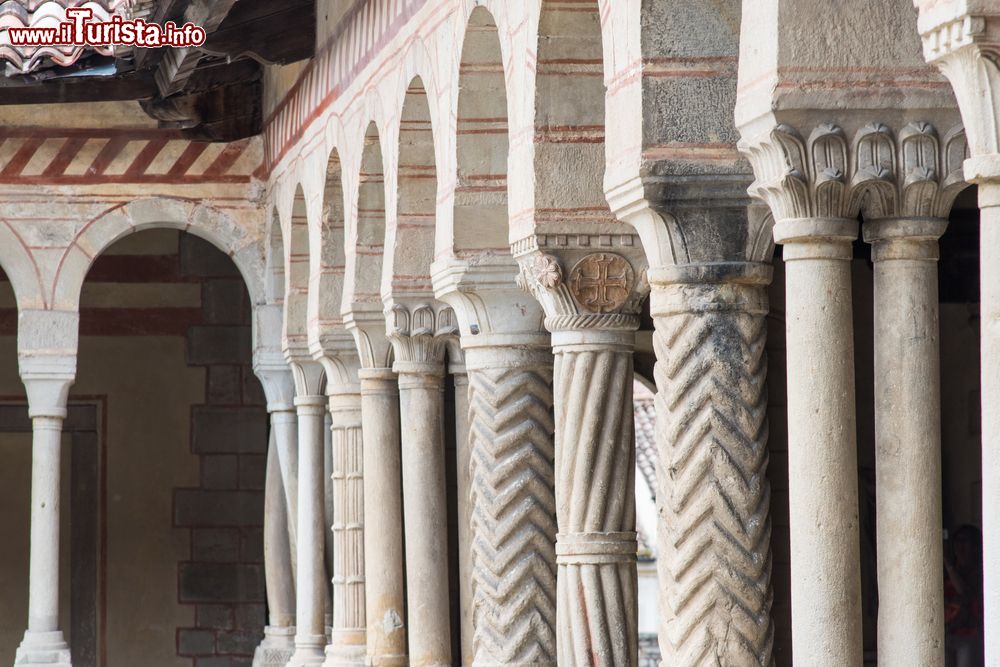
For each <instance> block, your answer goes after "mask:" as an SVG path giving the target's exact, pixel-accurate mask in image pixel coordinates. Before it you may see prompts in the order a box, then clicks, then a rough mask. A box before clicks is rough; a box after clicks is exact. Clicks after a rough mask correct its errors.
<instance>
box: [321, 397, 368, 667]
mask: <svg viewBox="0 0 1000 667" xmlns="http://www.w3.org/2000/svg"><path fill="white" fill-rule="evenodd" d="M356 391H357V389H356V387H355V388H354V389H348V390H345V391H343V392H342V393H340V392H338V393H332V394H331V395H330V417H331V435H332V438H331V440H332V445H333V446H332V464H333V474H332V477H333V631H332V633H331V638H330V646H328V647H327V659H326V662H325V663H324V664H325V665H328V666H330V667H333V666H336V665H364V664H365V648H366V639H365V550H364V544H365V502H364V500H365V499H364V464H363V460H362V459H363V455H364V453H363V446H362V431H361V428H362V425H361V396H360V394H358V393H355V392H356ZM374 507H375V508H378V505H374Z"/></svg>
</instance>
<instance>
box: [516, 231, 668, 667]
mask: <svg viewBox="0 0 1000 667" xmlns="http://www.w3.org/2000/svg"><path fill="white" fill-rule="evenodd" d="M514 250H515V254H517V255H519V258H518V259H519V262H520V264H521V268H522V273H521V279H520V283H521V284H522V286H523V287H524V288H526V289H527V290H528V291H530V292H531V293H532V294H533V295H534V296H535V298H536V299H537V300H538V301H539V302H540V303H541V304H542V307H543V308H544V310H545V314H546V319H545V326H546V328H548V329H549V331H551V332H552V334H553V336H552V343H553V351H554V353H555V367H554V374H553V385H554V386H553V389H554V404H555V432H556V436H555V441H556V444H555V475H556V479H555V497H556V517H557V523H558V531H559V532H558V535H557V540H556V562H557V564H558V572H559V574H558V580H557V588H556V606H557V614H556V619H557V627H556V636H557V653H558V655H557V658H558V664H560V665H634V664H636V661H637V652H638V647H637V645H636V636H637V598H636V588H637V575H636V551H637V543H636V532H635V496H634V488H635V486H634V482H635V480H634V475H635V439H634V433H633V417H632V410H633V408H632V382H633V361H632V348H633V345H634V332H635V330H636V329H638V327H639V312H640V309H641V306H642V302H643V299H644V298H645V296H646V293H647V292H648V284H647V283H646V277H645V260H644V255H643V252H642V250H641V246H640V244H639V243H638V239H637V238H635V237H634V236H632V235H628V234H619V235H611V234H593V235H587V234H575V235H565V236H563V235H550V236H538V237H535V238H533V239H531V240H530V241H528V242H526V243H522V244H517V245H515V248H514Z"/></svg>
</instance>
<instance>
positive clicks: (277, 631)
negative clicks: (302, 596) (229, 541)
mask: <svg viewBox="0 0 1000 667" xmlns="http://www.w3.org/2000/svg"><path fill="white" fill-rule="evenodd" d="M269 357H273V358H269ZM254 371H255V373H256V374H257V377H258V378H259V379H260V382H261V385H262V386H263V388H264V394H265V395H266V397H267V410H268V412H269V413H270V416H271V435H270V442H269V445H268V454H267V457H268V458H267V476H266V480H265V491H264V568H265V579H266V581H265V583H266V585H267V600H268V607H269V610H270V616H269V619H268V625H267V627H265V628H264V640H263V641H262V642H261V644H260V646H258V647H257V650H256V652H255V653H254V662H253V664H254V667H271V666H272V665H279V666H280V667H285V665H287V664H288V661H289V660H290V659H291V657H292V654H293V653H294V651H295V606H296V600H295V574H296V569H297V567H296V563H295V559H296V552H295V523H296V521H297V513H296V512H295V510H294V509H293V508H294V507H295V506H296V499H297V497H298V493H297V488H296V487H297V485H298V460H299V457H298V418H297V416H296V414H295V405H294V400H295V383H294V380H293V378H292V371H291V368H289V367H288V364H287V363H286V362H285V361H284V358H282V357H281V356H280V355H279V354H271V355H268V354H267V353H266V352H258V353H257V354H256V355H255V359H254Z"/></svg>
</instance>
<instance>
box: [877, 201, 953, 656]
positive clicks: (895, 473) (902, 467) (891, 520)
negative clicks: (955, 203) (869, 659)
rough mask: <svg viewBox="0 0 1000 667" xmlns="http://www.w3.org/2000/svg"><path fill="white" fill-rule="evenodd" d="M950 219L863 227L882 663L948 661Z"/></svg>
mask: <svg viewBox="0 0 1000 667" xmlns="http://www.w3.org/2000/svg"><path fill="white" fill-rule="evenodd" d="M946 226H947V221H946V220H939V219H934V218H923V219H921V218H917V219H891V220H877V221H874V222H871V223H867V224H866V225H865V230H864V232H865V240H867V241H869V242H870V243H872V260H873V261H874V263H875V470H876V485H875V488H876V492H877V498H876V501H877V505H876V525H877V526H878V537H877V539H878V589H879V596H878V597H879V608H878V661H879V665H882V666H885V667H909V666H910V665H941V664H943V662H944V620H943V613H944V593H943V583H942V578H941V572H942V569H943V567H944V566H943V562H942V545H941V526H942V517H941V386H940V381H941V380H940V361H939V346H938V331H939V326H938V289H937V285H938V280H937V259H938V243H937V240H938V238H939V237H940V236H941V234H943V233H944V230H945V227H946Z"/></svg>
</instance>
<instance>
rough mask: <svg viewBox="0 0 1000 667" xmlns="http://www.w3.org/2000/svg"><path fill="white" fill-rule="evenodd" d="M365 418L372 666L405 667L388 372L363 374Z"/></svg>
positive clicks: (396, 461)
mask: <svg viewBox="0 0 1000 667" xmlns="http://www.w3.org/2000/svg"><path fill="white" fill-rule="evenodd" d="M358 375H359V377H360V378H361V418H362V429H361V431H362V437H363V439H364V446H363V458H364V461H363V467H364V472H365V477H364V503H365V507H368V508H371V511H369V512H368V514H367V516H366V517H365V527H366V530H365V531H364V540H365V608H366V610H367V616H368V621H367V644H368V650H367V660H368V661H369V663H370V664H371V665H373V667H403V666H404V665H406V664H407V657H406V623H405V620H404V619H405V616H406V609H405V602H404V600H405V592H406V591H405V587H404V584H403V502H402V501H403V498H402V472H401V462H400V423H399V385H398V381H397V377H396V374H395V373H393V372H392V371H391V370H390V369H388V368H377V369H374V368H369V369H362V370H361V371H359V373H358Z"/></svg>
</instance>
